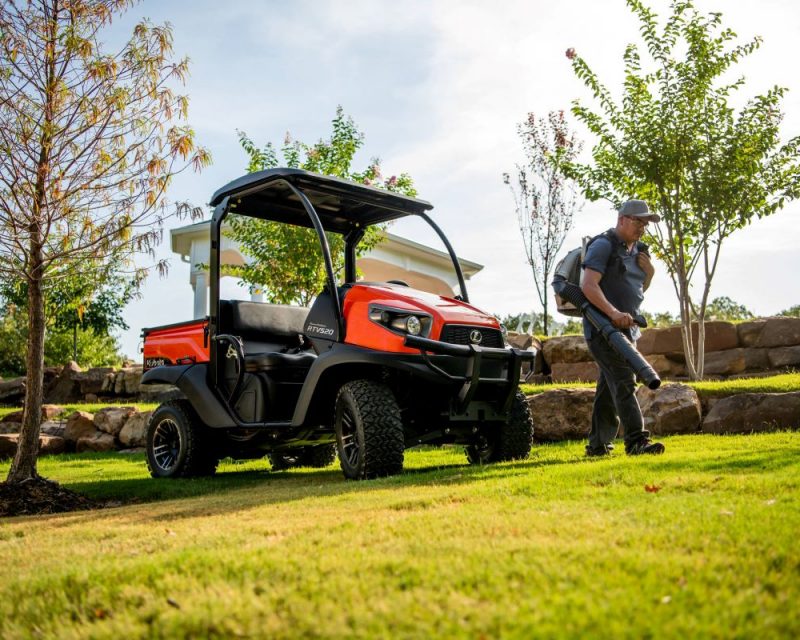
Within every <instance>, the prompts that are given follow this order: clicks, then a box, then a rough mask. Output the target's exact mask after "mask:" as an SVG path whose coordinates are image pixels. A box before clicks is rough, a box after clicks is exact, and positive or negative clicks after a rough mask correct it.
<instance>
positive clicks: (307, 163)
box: [224, 106, 416, 305]
mask: <svg viewBox="0 0 800 640" xmlns="http://www.w3.org/2000/svg"><path fill="white" fill-rule="evenodd" d="M332 125H333V133H332V134H331V137H330V138H329V139H328V140H319V141H318V142H317V143H316V144H314V145H307V144H305V143H303V142H300V141H297V140H292V138H291V136H290V135H289V134H288V133H287V134H286V138H285V140H284V143H283V147H282V148H281V156H282V160H281V161H279V159H278V154H277V152H276V151H275V147H274V146H273V144H272V143H271V142H268V143H267V144H266V145H265V146H264V147H263V148H262V149H259V148H258V147H257V146H256V145H255V144H254V143H253V141H252V140H251V139H250V138H249V137H248V136H247V134H246V133H244V132H242V131H239V132H237V133H238V134H239V142H240V144H241V145H242V148H243V149H244V150H245V152H246V153H247V155H248V157H249V163H248V165H247V171H248V172H251V173H252V172H254V171H263V170H265V169H271V168H273V167H277V166H285V167H292V168H300V169H305V170H306V171H313V172H315V173H321V174H324V175H329V176H336V177H338V178H346V179H348V180H353V181H354V182H361V183H363V184H367V185H372V186H377V187H382V188H384V189H388V190H390V191H395V192H398V193H402V194H404V195H407V196H412V197H413V196H415V195H416V190H415V189H414V183H413V181H412V179H411V177H410V176H409V175H408V174H405V173H403V174H401V175H400V176H399V177H398V176H394V175H393V176H391V177H389V178H385V179H384V178H383V177H382V176H381V172H380V161H379V160H378V159H377V158H373V159H372V161H371V162H370V164H369V166H368V167H367V168H366V169H365V170H364V171H361V172H356V171H353V170H352V169H351V165H352V163H353V157H354V156H355V153H356V151H358V150H359V149H360V148H361V146H362V145H363V144H364V134H363V133H361V131H359V129H358V127H357V126H356V124H355V122H354V121H353V119H352V118H350V117H348V116H345V114H344V111H343V109H342V107H341V106H340V107H338V108H337V109H336V117H335V118H334V119H333V122H332ZM228 225H229V228H228V230H227V231H226V235H227V236H228V237H230V238H231V239H233V240H235V241H236V242H238V243H239V244H240V246H241V248H242V252H243V253H244V254H245V255H246V256H248V257H250V258H251V261H250V262H248V263H247V264H245V265H243V266H239V265H226V266H225V271H224V272H225V274H226V275H232V276H236V277H238V278H240V279H241V280H242V282H243V283H245V284H246V285H248V286H249V287H250V288H251V290H263V292H264V294H265V297H266V298H267V300H268V301H269V302H272V303H278V304H292V303H298V304H301V305H308V304H310V302H311V300H312V298H313V297H314V296H316V295H317V294H319V292H320V291H322V288H323V286H324V284H325V282H326V276H325V268H324V263H323V261H322V253H321V248H320V245H319V239H318V237H317V235H316V233H315V232H314V230H313V229H307V228H303V227H294V226H291V225H287V224H280V223H277V222H271V221H269V220H258V219H256V218H248V217H245V216H237V215H231V216H229V217H228ZM327 236H328V244H329V246H330V250H331V257H332V259H333V266H334V270H335V271H336V272H339V271H341V270H342V269H343V267H344V240H343V238H342V237H341V236H340V235H339V234H334V233H329V234H327ZM380 238H381V230H380V229H379V228H377V227H370V228H368V229H367V232H366V234H365V235H364V238H363V239H362V240H361V242H360V243H359V247H358V249H359V254H361V253H363V252H365V251H367V250H369V249H370V248H372V247H373V246H375V244H377V243H378V242H379V241H380Z"/></svg>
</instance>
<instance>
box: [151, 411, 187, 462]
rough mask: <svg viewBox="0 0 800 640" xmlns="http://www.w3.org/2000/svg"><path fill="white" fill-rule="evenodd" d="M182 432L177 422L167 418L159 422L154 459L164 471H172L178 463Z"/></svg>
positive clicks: (154, 442)
mask: <svg viewBox="0 0 800 640" xmlns="http://www.w3.org/2000/svg"><path fill="white" fill-rule="evenodd" d="M180 450H181V434H180V430H179V429H178V425H177V423H176V422H175V421H174V420H172V419H171V418H165V419H164V420H162V421H161V422H159V423H158V426H157V427H156V430H155V433H154V434H153V459H154V460H155V463H156V464H157V465H158V467H159V468H160V469H161V470H163V471H167V472H169V471H172V470H173V469H174V468H175V467H176V466H177V464H178V453H179V452H180Z"/></svg>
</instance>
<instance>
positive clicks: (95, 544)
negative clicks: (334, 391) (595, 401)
mask: <svg viewBox="0 0 800 640" xmlns="http://www.w3.org/2000/svg"><path fill="white" fill-rule="evenodd" d="M663 441H664V442H665V443H666V445H667V453H666V454H665V455H664V456H661V457H647V458H627V457H626V456H624V455H621V454H619V453H616V454H615V455H614V456H613V457H612V458H611V459H605V460H597V459H585V458H584V457H583V456H582V453H583V443H582V442H580V443H579V442H574V443H565V444H556V445H545V446H536V447H535V448H534V451H533V454H532V456H531V458H530V459H529V460H527V461H524V462H518V463H507V464H500V465H493V466H485V467H470V466H467V465H466V464H465V463H464V456H463V453H462V452H461V451H460V450H459V449H457V448H442V449H426V450H420V451H415V450H412V451H409V452H407V455H406V472H405V473H404V474H402V475H401V476H397V477H393V478H387V479H382V480H376V481H369V482H346V481H345V480H344V479H343V478H342V475H341V473H340V471H339V469H338V467H334V466H332V467H330V468H328V469H323V470H310V469H302V470H295V471H290V472H282V473H271V472H269V471H268V465H267V463H266V462H265V461H257V462H249V463H244V464H234V463H227V464H223V465H222V466H221V468H220V473H219V475H218V476H217V477H216V478H213V479H207V480H180V481H169V480H161V481H156V480H151V479H149V478H148V477H147V473H146V470H145V465H144V461H143V458H142V456H141V455H138V456H125V455H119V454H116V455H107V454H83V455H72V456H60V457H51V458H43V459H42V460H41V461H40V471H41V472H42V474H43V475H46V476H48V477H51V478H53V479H56V480H58V481H60V482H62V483H64V484H65V485H66V486H68V487H70V488H72V489H74V490H77V491H81V492H83V493H85V494H87V495H90V496H92V497H95V498H99V499H104V500H121V501H123V502H124V504H123V505H122V506H118V507H115V508H108V509H104V510H100V511H94V512H79V513H72V514H63V515H57V516H39V517H29V518H16V519H10V520H6V521H4V522H2V523H0V567H2V568H3V569H2V572H3V573H2V575H3V579H2V580H0V637H2V638H15V637H65V638H76V637H82V638H83V637H93V638H150V637H194V638H207V637H210V638H230V637H269V638H309V637H324V638H438V637H448V638H449V637H459V638H461V637H463V638H499V637H503V638H530V637H534V636H547V637H554V636H558V637H565V636H572V637H577V636H582V637H637V638H638V637H665V636H670V637H692V638H694V637H741V638H755V637H758V638H766V637H797V636H798V634H800V614H798V609H797V602H798V599H800V547H798V544H797V535H798V531H800V493H799V492H798V486H799V485H800V464H798V461H800V433H786V432H783V433H772V434H762V435H752V436H711V435H692V436H673V437H669V438H663ZM7 469H8V464H7V463H3V464H0V474H3V475H4V474H5V473H6V471H7ZM648 487H649V488H650V489H651V491H648V490H647V488H648ZM655 488H657V489H658V490H657V491H656V490H655Z"/></svg>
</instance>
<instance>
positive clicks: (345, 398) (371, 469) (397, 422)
mask: <svg viewBox="0 0 800 640" xmlns="http://www.w3.org/2000/svg"><path fill="white" fill-rule="evenodd" d="M334 428H335V430H336V446H337V451H338V453H339V463H340V464H341V467H342V472H343V473H344V476H345V478H347V479H348V480H363V479H365V478H378V477H381V476H389V475H393V474H396V473H400V472H401V471H402V470H403V453H404V451H405V441H404V437H403V422H402V420H401V419H400V407H398V406H397V401H396V400H395V397H394V394H392V392H391V390H390V389H389V388H388V387H387V386H386V385H384V384H380V383H378V382H374V381H372V380H354V381H352V382H348V383H346V384H344V385H342V388H341V389H340V390H339V393H338V395H337V396H336V406H335V411H334Z"/></svg>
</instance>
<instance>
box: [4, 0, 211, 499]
mask: <svg viewBox="0 0 800 640" xmlns="http://www.w3.org/2000/svg"><path fill="white" fill-rule="evenodd" d="M132 4H133V0H69V1H67V0H35V1H32V2H18V3H15V2H6V3H3V4H2V5H0V273H2V275H3V277H4V278H6V279H10V280H14V281H23V282H24V283H25V284H26V286H27V304H26V306H27V310H28V337H27V351H26V367H25V369H26V398H25V412H24V418H23V423H22V428H21V431H20V438H19V445H18V448H17V453H16V456H15V458H14V461H13V462H12V464H11V469H10V470H9V474H8V479H7V482H8V483H9V484H13V483H21V482H24V481H26V480H30V479H35V478H37V477H38V474H37V471H36V458H37V453H38V442H39V426H40V415H41V403H42V382H43V381H42V373H43V356H44V337H45V326H46V312H45V309H46V305H47V296H48V291H49V288H48V287H49V283H52V282H54V281H57V280H60V279H64V278H69V277H72V276H74V275H75V274H76V273H83V275H84V276H86V277H91V275H92V274H91V273H90V271H92V269H89V267H90V266H92V265H94V266H96V267H97V268H98V269H103V268H106V266H107V265H128V264H130V265H131V269H132V277H133V278H134V279H135V281H136V282H137V283H138V282H141V280H142V278H144V277H145V274H146V269H145V268H144V267H133V266H132V260H133V257H134V256H135V254H136V253H143V254H145V255H149V256H150V257H155V254H154V247H155V246H156V245H157V243H158V242H159V240H160V235H161V225H162V224H163V221H164V219H165V218H167V217H168V216H169V215H171V214H170V213H169V211H168V203H167V201H166V199H165V191H166V189H167V186H168V185H169V183H170V181H171V179H172V177H173V176H174V175H175V174H176V173H178V172H180V171H183V170H184V169H186V168H187V167H190V166H193V167H194V168H195V169H199V168H201V167H202V166H203V165H205V164H207V163H208V162H209V160H210V159H209V156H208V154H207V152H206V151H205V150H203V149H195V145H194V133H193V131H192V130H191V128H189V127H188V125H186V124H182V121H184V120H185V118H186V116H187V109H188V99H187V98H186V96H183V95H179V94H176V93H175V91H174V90H173V88H172V87H173V85H174V84H176V83H182V82H183V81H184V79H185V77H186V74H187V69H188V61H187V60H185V59H183V60H177V61H176V60H173V58H172V33H171V31H170V28H169V27H168V26H155V25H153V24H151V23H150V22H149V21H144V22H141V23H139V24H137V25H136V27H135V28H134V30H133V33H132V35H131V36H130V38H129V39H128V40H127V41H126V42H125V43H124V44H123V45H122V46H121V48H119V49H118V50H116V51H110V52H109V51H107V50H105V49H104V48H103V45H102V43H101V36H102V35H103V33H104V30H105V29H106V28H107V27H108V25H109V24H110V23H111V21H112V19H113V18H115V17H116V16H118V15H119V14H120V13H122V12H123V11H125V10H126V9H127V8H128V7H129V6H131V5H132ZM177 211H178V212H179V213H180V212H182V213H186V212H187V210H186V208H182V209H181V208H179V209H178V210H177ZM188 213H191V214H197V213H199V212H197V211H189V212H188ZM157 266H158V268H159V270H160V271H161V272H162V273H163V270H164V268H165V265H164V264H163V263H159V264H158V265H157Z"/></svg>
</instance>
